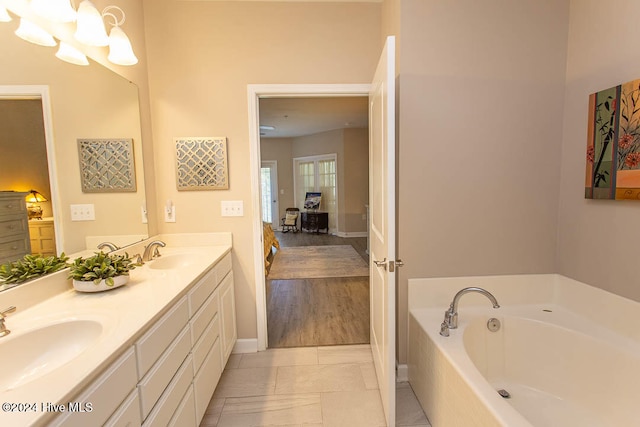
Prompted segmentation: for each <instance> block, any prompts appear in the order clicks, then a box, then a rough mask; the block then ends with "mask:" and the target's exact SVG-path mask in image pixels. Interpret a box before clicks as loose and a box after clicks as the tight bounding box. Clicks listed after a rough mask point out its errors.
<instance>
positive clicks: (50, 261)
mask: <svg viewBox="0 0 640 427" xmlns="http://www.w3.org/2000/svg"><path fill="white" fill-rule="evenodd" d="M68 259H69V257H68V256H65V254H64V252H63V253H62V254H60V256H59V257H57V256H48V257H44V256H42V255H25V256H24V257H22V259H19V260H17V261H13V262H10V263H8V264H4V265H1V266H0V279H1V280H4V283H6V284H9V283H15V284H17V283H22V282H26V281H27V280H29V279H35V278H37V277H40V276H44V275H46V274H50V273H55V272H56V271H59V270H62V269H63V268H66V267H68V265H67V260H68Z"/></svg>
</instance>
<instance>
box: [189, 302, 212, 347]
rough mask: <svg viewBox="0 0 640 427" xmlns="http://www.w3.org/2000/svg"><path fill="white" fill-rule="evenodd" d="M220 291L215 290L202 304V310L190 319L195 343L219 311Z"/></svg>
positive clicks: (192, 337) (192, 338)
mask: <svg viewBox="0 0 640 427" xmlns="http://www.w3.org/2000/svg"><path fill="white" fill-rule="evenodd" d="M218 310H219V303H218V292H214V293H213V294H211V296H209V298H208V299H207V301H206V302H205V303H204V304H202V307H200V310H198V312H197V313H196V314H195V315H194V316H193V318H192V319H191V320H190V321H189V323H190V325H191V342H192V343H195V342H197V341H198V339H200V336H201V335H202V333H203V332H204V330H205V329H206V327H207V325H208V324H209V322H211V319H213V317H214V316H215V315H216V314H217V313H218Z"/></svg>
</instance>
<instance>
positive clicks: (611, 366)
mask: <svg viewBox="0 0 640 427" xmlns="http://www.w3.org/2000/svg"><path fill="white" fill-rule="evenodd" d="M468 286H479V287H481V288H484V289H486V290H488V291H490V292H491V293H492V294H493V295H494V296H495V297H496V298H497V300H498V302H499V303H500V305H501V307H500V308H499V309H493V308H492V306H491V304H490V302H489V300H488V299H486V298H485V297H484V296H482V295H479V294H466V295H464V296H462V298H461V300H460V304H459V306H458V313H459V317H458V328H457V329H452V330H451V331H450V336H449V337H443V336H441V335H440V334H439V332H440V324H441V323H442V321H443V318H444V311H445V310H446V309H447V308H448V306H449V303H450V302H451V299H452V298H453V296H454V295H455V293H456V292H457V291H458V290H460V289H462V288H464V287H468ZM409 301H410V303H409V313H410V314H409V353H408V375H409V382H410V383H411V386H412V388H413V390H414V392H415V394H416V396H417V397H418V400H419V401H420V404H421V405H422V407H423V409H424V410H425V413H426V415H427V417H428V418H429V421H430V422H431V424H432V426H433V427H449V426H453V427H456V426H460V427H472V426H479V427H488V426H506V427H521V426H522V427H525V426H526V427H531V426H536V427H539V426H540V427H541V426H558V427H559V426H562V427H571V426H580V427H587V426H594V427H595V426H598V427H603V426H615V427H617V426H636V425H640V303H638V302H634V301H631V300H628V299H625V298H622V297H619V296H616V295H613V294H610V293H607V292H605V291H602V290H600V289H597V288H593V287H591V286H588V285H585V284H583V283H580V282H577V281H574V280H571V279H568V278H566V277H563V276H559V275H521V276H486V277H463V278H444V279H442V278H440V279H412V280H410V281H409ZM489 319H497V321H498V322H499V324H500V327H499V329H498V330H497V331H495V332H494V331H490V330H489V328H488V326H487V324H488V321H489ZM494 323H495V321H494ZM498 390H504V391H505V392H506V393H508V396H509V397H508V398H505V397H502V396H501V395H500V394H499V393H498ZM503 393H504V392H503ZM506 393H504V394H506Z"/></svg>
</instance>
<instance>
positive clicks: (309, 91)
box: [248, 84, 370, 351]
mask: <svg viewBox="0 0 640 427" xmlns="http://www.w3.org/2000/svg"><path fill="white" fill-rule="evenodd" d="M369 89H370V85H368V84H355V85H282V86H280V85H249V87H248V97H249V121H250V128H251V130H252V131H251V132H250V140H251V147H252V150H251V164H252V167H251V174H252V185H253V187H252V188H253V192H252V206H253V211H254V212H260V211H261V199H260V191H259V182H260V179H259V178H260V177H259V172H260V165H261V156H260V132H261V128H260V125H261V123H259V110H260V107H259V102H260V99H262V98H292V97H293V98H295V97H329V96H338V97H354V96H360V97H362V96H368V94H369ZM265 124H266V123H263V124H262V125H265ZM280 199H282V198H280ZM280 205H281V208H286V207H287V206H285V205H284V204H283V203H282V201H281V202H280ZM253 219H254V220H253V230H254V235H255V236H262V233H263V224H262V220H261V217H260V216H256V215H254V218H253ZM263 257H264V252H263V247H262V244H259V245H254V265H255V266H256V268H255V283H256V313H257V332H258V334H257V335H258V340H257V341H258V342H257V347H258V350H260V351H261V350H265V349H266V348H267V346H268V338H267V337H268V335H267V332H268V331H267V309H266V307H267V301H266V280H265V263H264V258H263Z"/></svg>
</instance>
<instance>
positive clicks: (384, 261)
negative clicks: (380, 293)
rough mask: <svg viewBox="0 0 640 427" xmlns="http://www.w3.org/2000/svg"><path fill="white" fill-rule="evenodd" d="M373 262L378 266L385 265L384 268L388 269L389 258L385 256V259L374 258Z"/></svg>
mask: <svg viewBox="0 0 640 427" xmlns="http://www.w3.org/2000/svg"><path fill="white" fill-rule="evenodd" d="M373 263H374V264H375V265H376V266H377V267H384V269H385V270H386V269H387V258H386V257H385V259H383V260H382V261H376V260H375V259H374V260H373Z"/></svg>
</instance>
